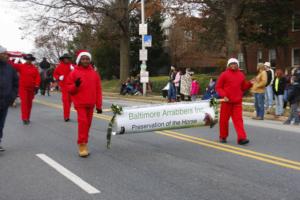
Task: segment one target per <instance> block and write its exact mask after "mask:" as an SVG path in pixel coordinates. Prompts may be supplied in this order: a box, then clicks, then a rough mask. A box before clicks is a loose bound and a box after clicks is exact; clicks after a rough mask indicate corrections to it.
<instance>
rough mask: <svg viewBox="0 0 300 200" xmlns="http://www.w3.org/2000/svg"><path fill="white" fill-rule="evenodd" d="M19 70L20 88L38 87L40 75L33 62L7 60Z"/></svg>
mask: <svg viewBox="0 0 300 200" xmlns="http://www.w3.org/2000/svg"><path fill="white" fill-rule="evenodd" d="M9 64H10V65H12V66H13V67H14V68H15V69H16V70H17V71H18V72H19V85H20V88H38V87H40V82H41V77H40V73H39V70H38V69H37V67H36V66H35V65H33V64H27V63H24V64H16V63H13V62H9Z"/></svg>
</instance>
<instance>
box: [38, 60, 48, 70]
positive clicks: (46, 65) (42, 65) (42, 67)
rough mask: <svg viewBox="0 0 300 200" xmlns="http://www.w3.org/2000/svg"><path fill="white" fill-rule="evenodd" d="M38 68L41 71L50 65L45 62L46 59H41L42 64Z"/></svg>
mask: <svg viewBox="0 0 300 200" xmlns="http://www.w3.org/2000/svg"><path fill="white" fill-rule="evenodd" d="M40 68H41V69H42V71H44V70H47V69H49V68H50V63H49V62H48V61H47V58H45V57H44V58H43V60H42V62H41V63H40Z"/></svg>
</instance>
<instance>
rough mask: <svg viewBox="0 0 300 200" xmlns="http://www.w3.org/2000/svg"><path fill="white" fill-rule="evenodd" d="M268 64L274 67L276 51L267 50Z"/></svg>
mask: <svg viewBox="0 0 300 200" xmlns="http://www.w3.org/2000/svg"><path fill="white" fill-rule="evenodd" d="M269 62H270V63H271V66H272V67H275V65H276V50H275V49H270V50H269Z"/></svg>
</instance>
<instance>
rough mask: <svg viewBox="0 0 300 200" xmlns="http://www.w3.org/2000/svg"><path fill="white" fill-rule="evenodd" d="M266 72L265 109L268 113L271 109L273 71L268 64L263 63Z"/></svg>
mask: <svg viewBox="0 0 300 200" xmlns="http://www.w3.org/2000/svg"><path fill="white" fill-rule="evenodd" d="M264 65H265V67H266V72H267V77H268V79H267V84H266V90H265V108H266V110H267V112H268V113H270V112H271V108H272V106H273V97H274V94H273V88H272V85H273V82H274V70H273V69H272V68H271V63H270V62H265V64H264Z"/></svg>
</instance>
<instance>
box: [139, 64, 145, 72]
mask: <svg viewBox="0 0 300 200" xmlns="http://www.w3.org/2000/svg"><path fill="white" fill-rule="evenodd" d="M140 68H141V70H142V71H145V70H146V69H147V65H146V64H144V63H142V64H141V66H140Z"/></svg>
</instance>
